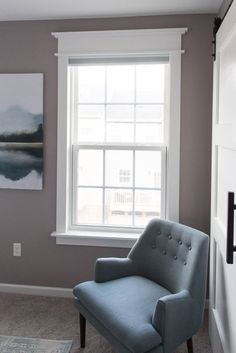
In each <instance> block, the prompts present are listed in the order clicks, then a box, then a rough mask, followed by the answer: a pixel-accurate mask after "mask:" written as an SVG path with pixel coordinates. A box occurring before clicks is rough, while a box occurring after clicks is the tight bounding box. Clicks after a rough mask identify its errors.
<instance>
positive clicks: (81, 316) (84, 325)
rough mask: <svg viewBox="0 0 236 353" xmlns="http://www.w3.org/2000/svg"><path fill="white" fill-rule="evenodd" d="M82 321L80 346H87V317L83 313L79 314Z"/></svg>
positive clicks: (80, 321)
mask: <svg viewBox="0 0 236 353" xmlns="http://www.w3.org/2000/svg"><path fill="white" fill-rule="evenodd" d="M79 323H80V347H81V348H85V335H86V319H85V317H83V315H82V314H79Z"/></svg>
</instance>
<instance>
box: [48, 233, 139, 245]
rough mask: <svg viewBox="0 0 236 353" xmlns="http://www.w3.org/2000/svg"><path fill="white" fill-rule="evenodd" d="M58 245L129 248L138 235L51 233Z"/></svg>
mask: <svg viewBox="0 0 236 353" xmlns="http://www.w3.org/2000/svg"><path fill="white" fill-rule="evenodd" d="M51 236H52V237H55V238H56V244H58V245H80V246H103V247H111V248H131V247H132V246H133V245H134V244H135V242H136V240H137V239H138V238H139V236H140V234H137V233H132V234H130V233H117V232H116V233H112V232H110V233H107V232H92V231H90V232H89V231H67V232H64V233H60V232H53V233H52V234H51Z"/></svg>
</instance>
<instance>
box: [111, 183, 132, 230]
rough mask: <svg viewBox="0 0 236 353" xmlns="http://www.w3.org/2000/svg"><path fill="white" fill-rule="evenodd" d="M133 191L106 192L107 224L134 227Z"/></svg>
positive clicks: (116, 190) (117, 190)
mask: <svg viewBox="0 0 236 353" xmlns="http://www.w3.org/2000/svg"><path fill="white" fill-rule="evenodd" d="M132 207H133V193H132V190H122V189H106V190H105V224H107V225H120V226H124V225H132Z"/></svg>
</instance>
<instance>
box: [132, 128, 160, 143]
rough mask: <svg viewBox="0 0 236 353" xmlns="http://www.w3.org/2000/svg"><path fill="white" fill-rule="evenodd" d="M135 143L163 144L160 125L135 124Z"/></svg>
mask: <svg viewBox="0 0 236 353" xmlns="http://www.w3.org/2000/svg"><path fill="white" fill-rule="evenodd" d="M136 142H144V143H149V142H150V143H158V142H160V143H161V142H163V126H162V124H158V123H157V124H142V123H137V124H136Z"/></svg>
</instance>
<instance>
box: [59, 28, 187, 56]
mask: <svg viewBox="0 0 236 353" xmlns="http://www.w3.org/2000/svg"><path fill="white" fill-rule="evenodd" d="M186 32H187V28H162V29H137V30H116V31H81V32H54V33H52V36H54V37H55V38H57V39H58V52H57V53H55V55H56V56H68V57H73V56H76V57H87V58H88V57H103V56H106V57H108V56H111V57H116V56H120V55H122V54H123V53H124V54H125V56H131V57H132V56H137V55H139V54H141V55H142V57H145V56H146V55H148V56H155V55H168V54H170V53H175V52H177V53H183V52H184V51H183V50H182V35H183V34H185V33H186Z"/></svg>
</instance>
